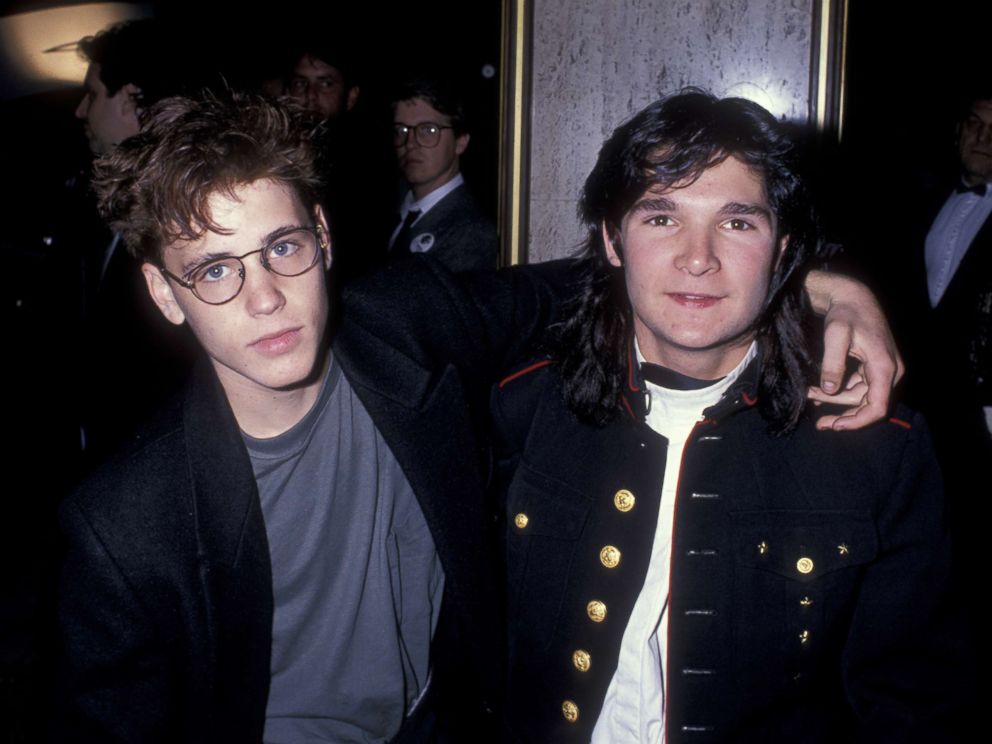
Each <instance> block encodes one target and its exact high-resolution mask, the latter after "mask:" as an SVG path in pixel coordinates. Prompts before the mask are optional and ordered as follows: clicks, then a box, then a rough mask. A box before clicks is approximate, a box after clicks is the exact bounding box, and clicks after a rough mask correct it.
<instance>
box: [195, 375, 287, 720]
mask: <svg viewBox="0 0 992 744" xmlns="http://www.w3.org/2000/svg"><path fill="white" fill-rule="evenodd" d="M183 416H184V422H185V430H186V448H187V453H188V459H189V468H190V479H191V482H192V484H193V505H194V509H195V514H194V519H195V522H196V529H197V542H198V550H199V555H198V556H197V558H198V564H199V572H200V577H201V580H202V586H203V591H204V595H205V603H206V608H207V617H208V626H209V627H208V633H209V634H210V644H209V648H210V653H211V656H212V657H213V658H212V659H210V663H209V664H208V668H209V669H212V670H216V677H215V679H214V680H212V684H211V686H212V688H213V690H214V693H215V695H216V697H217V704H218V705H220V706H221V707H222V708H224V709H230V710H229V712H230V713H231V714H232V715H235V716H236V717H238V718H242V719H250V722H251V723H252V724H253V725H254V726H257V727H259V728H258V731H261V728H260V726H261V725H262V724H263V723H264V715H265V701H266V699H267V698H268V688H269V679H270V670H269V664H270V653H271V642H272V613H273V600H272V570H271V564H270V559H269V547H268V540H267V538H266V533H265V523H264V521H263V519H262V511H261V504H260V503H259V500H258V490H257V488H256V485H255V477H254V473H253V472H252V468H251V461H250V460H249V458H248V453H247V451H246V449H245V446H244V443H243V441H242V439H241V432H240V430H239V429H238V426H237V423H236V421H235V419H234V414H233V413H232V412H231V409H230V406H229V405H228V402H227V398H226V396H225V395H224V391H223V389H222V388H221V385H220V382H219V381H218V380H217V376H216V374H214V371H213V369H212V368H211V367H210V365H209V363H208V362H207V361H206V360H202V361H201V363H200V364H198V365H197V368H196V369H195V371H194V373H193V378H192V381H191V384H190V385H189V387H188V388H187V396H186V401H185V405H184V411H183ZM239 709H242V710H241V712H239ZM236 719H237V718H236ZM236 719H235V720H236ZM220 720H227V719H225V717H220Z"/></svg>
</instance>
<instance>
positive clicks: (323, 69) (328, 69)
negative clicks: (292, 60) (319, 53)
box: [293, 54, 344, 80]
mask: <svg viewBox="0 0 992 744" xmlns="http://www.w3.org/2000/svg"><path fill="white" fill-rule="evenodd" d="M293 74H294V75H296V76H297V77H305V78H309V79H311V80H315V79H317V78H335V79H337V80H342V79H343V78H344V76H343V75H342V74H341V71H340V70H339V69H338V68H337V67H334V66H333V65H329V64H327V63H326V62H325V61H324V60H322V59H318V58H317V57H314V56H313V55H312V54H304V55H303V56H302V57H301V58H300V61H299V62H297V63H296V67H295V68H293Z"/></svg>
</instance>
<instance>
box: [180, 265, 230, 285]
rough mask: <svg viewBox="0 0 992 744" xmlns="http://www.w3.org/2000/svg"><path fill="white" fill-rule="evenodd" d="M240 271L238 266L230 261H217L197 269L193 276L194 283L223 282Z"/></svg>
mask: <svg viewBox="0 0 992 744" xmlns="http://www.w3.org/2000/svg"><path fill="white" fill-rule="evenodd" d="M237 271H238V267H237V266H235V265H234V264H232V263H231V262H229V261H217V262H215V263H209V264H207V265H206V266H201V267H200V268H198V269H196V270H195V271H194V272H193V274H192V277H191V281H192V282H193V284H197V283H199V282H208V283H210V282H222V281H224V280H225V279H229V278H230V277H231V276H233V275H234V273H235V272H237Z"/></svg>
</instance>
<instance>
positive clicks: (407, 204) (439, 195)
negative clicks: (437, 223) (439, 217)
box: [389, 173, 465, 252]
mask: <svg viewBox="0 0 992 744" xmlns="http://www.w3.org/2000/svg"><path fill="white" fill-rule="evenodd" d="M463 183H465V178H464V177H463V176H462V174H461V173H456V174H455V177H454V178H452V179H451V180H450V181H448V182H447V183H446V184H444V185H443V186H438V187H437V188H436V189H434V190H433V191H432V192H431V193H429V194H428V195H427V196H425V197H424V198H423V199H421V200H419V201H414V198H413V191H407V192H406V196H404V197H403V202H402V203H401V204H400V221H399V222H398V223H397V225H396V228H395V229H394V230H393V234H392V235H390V236H389V247H390V248H392V247H393V243H395V242H396V237H397V236H398V235H399V234H400V230H401V229H402V228H403V223H404V222H405V221H406V216H407V214H409V213H410V212H412V211H413V210H414V209H419V210H420V216H419V217H418V218H417V219H415V220H414V221H413V225H416V224H417V223H418V222H420V221H421V220H422V219H424V215H425V214H427V213H428V212H429V211H431V209H433V208H434V207H435V206H437V203H438V202H439V201H441V200H442V199H443V198H444V197H446V196H447V195H448V194H450V193H451V192H452V191H454V190H455V189H457V188H458V187H459V186H461V185H462V184H463ZM413 225H411V227H413ZM431 245H433V244H431ZM410 250H412V251H414V252H417V245H412V246H410ZM425 252H426V251H425Z"/></svg>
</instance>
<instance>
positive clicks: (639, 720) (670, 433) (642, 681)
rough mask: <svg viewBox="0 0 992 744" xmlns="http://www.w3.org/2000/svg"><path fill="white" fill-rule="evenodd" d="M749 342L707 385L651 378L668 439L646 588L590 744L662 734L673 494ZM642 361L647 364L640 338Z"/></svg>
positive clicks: (655, 419)
mask: <svg viewBox="0 0 992 744" xmlns="http://www.w3.org/2000/svg"><path fill="white" fill-rule="evenodd" d="M755 350H756V346H755V344H753V343H752V344H751V348H750V349H748V352H747V354H745V356H744V358H743V359H742V360H741V362H740V363H739V364H738V365H737V366H736V367H735V368H734V370H733V371H732V372H731V373H730V374H729V375H727V376H726V377H724V378H723V379H722V380H718V381H717V382H715V383H713V384H712V385H710V386H709V387H705V388H701V389H699V390H671V389H669V388H663V387H659V386H658V385H655V384H653V383H650V382H646V383H645V386H646V387H647V391H648V393H649V394H650V396H651V405H650V408H649V411H648V416H647V425H648V426H650V427H651V428H652V429H654V430H655V431H656V432H657V433H658V434H661V435H662V436H663V437H665V438H666V439H667V440H668V453H667V455H666V460H665V480H664V482H663V483H662V486H661V506H660V507H659V509H658V524H657V526H656V528H655V533H654V545H653V547H652V549H651V562H650V563H649V564H648V573H647V576H646V577H645V579H644V586H643V587H642V588H641V592H640V594H639V595H638V597H637V601H636V602H635V603H634V609H633V611H632V612H631V614H630V620H628V622H627V628H626V630H624V634H623V640H622V641H621V643H620V658H619V661H618V662H617V670H616V671H615V672H614V673H613V679H612V680H611V681H610V686H609V687H608V688H607V690H606V698H605V700H604V702H603V710H602V711H601V712H600V714H599V719H598V720H597V721H596V727H595V728H594V729H593V732H592V741H593V744H627V743H629V744H641V743H642V742H643V743H645V744H661V742H663V741H664V735H665V717H664V712H665V689H664V684H665V667H666V664H667V660H668V592H669V586H668V578H669V565H670V563H671V547H672V529H673V527H674V518H675V495H676V494H675V491H676V488H677V487H678V483H679V472H680V470H681V469H682V451H683V450H684V448H685V442H686V439H688V438H689V434H690V433H691V432H692V429H693V427H694V426H695V425H696V423H697V422H699V421H700V420H701V419H702V414H703V411H704V410H706V409H707V408H709V407H710V406H713V405H715V404H716V403H717V402H718V401H719V400H720V398H722V397H723V394H724V393H725V392H726V391H727V388H729V387H730V386H731V385H732V384H733V382H734V380H736V379H737V378H738V377H739V376H740V374H741V372H743V371H744V368H745V367H746V366H747V365H748V363H749V362H750V361H751V360H752V359H753V358H754V355H755V353H756V351H755ZM635 351H636V352H637V361H638V363H640V362H642V361H644V357H642V356H641V352H640V349H639V348H637V345H636V343H635Z"/></svg>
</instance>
